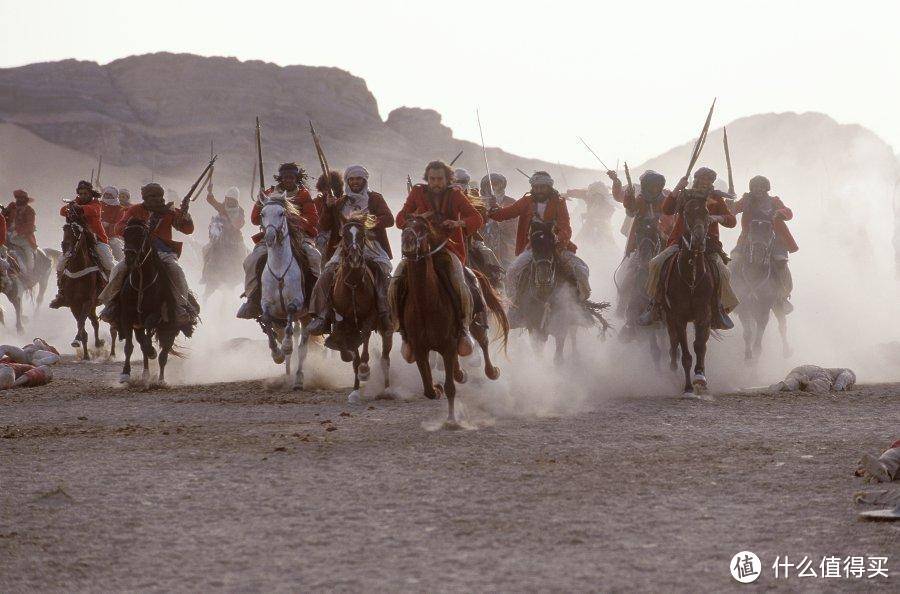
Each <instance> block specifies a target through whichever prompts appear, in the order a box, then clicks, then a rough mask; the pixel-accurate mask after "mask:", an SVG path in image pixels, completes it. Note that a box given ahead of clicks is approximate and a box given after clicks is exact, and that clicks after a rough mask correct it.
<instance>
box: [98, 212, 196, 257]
mask: <svg viewBox="0 0 900 594" xmlns="http://www.w3.org/2000/svg"><path fill="white" fill-rule="evenodd" d="M152 214H153V213H151V212H150V211H149V210H147V209H146V208H144V205H143V204H135V205H134V206H129V207H128V209H127V210H126V211H125V212H123V213H122V217H121V218H120V219H119V222H118V223H116V226H115V234H116V235H122V233H123V232H124V231H125V225H127V224H128V221H130V220H132V219H138V220H139V221H149V220H150V216H151V215H152ZM172 229H175V230H176V231H180V232H182V233H184V234H185V235H190V234H191V233H193V232H194V221H193V220H192V219H191V217H190V216H185V215H184V214H182V212H181V209H180V208H170V209H169V210H168V211H166V213H165V214H163V215H162V217H161V218H160V219H159V224H158V225H156V229H151V230H150V237H155V238H157V239H159V240H161V241H162V242H163V243H164V244H166V245H167V246H169V247H170V248H171V249H172V251H174V252H175V253H176V254H178V256H179V257H180V256H181V242H180V241H175V240H173V239H172Z"/></svg>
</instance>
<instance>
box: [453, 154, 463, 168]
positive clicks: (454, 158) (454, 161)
mask: <svg viewBox="0 0 900 594" xmlns="http://www.w3.org/2000/svg"><path fill="white" fill-rule="evenodd" d="M462 154H463V152H462V151H459V152H458V153H456V156H455V157H453V160H452V161H450V167H453V165H454V164H455V163H456V162H457V161H459V158H460V157H462Z"/></svg>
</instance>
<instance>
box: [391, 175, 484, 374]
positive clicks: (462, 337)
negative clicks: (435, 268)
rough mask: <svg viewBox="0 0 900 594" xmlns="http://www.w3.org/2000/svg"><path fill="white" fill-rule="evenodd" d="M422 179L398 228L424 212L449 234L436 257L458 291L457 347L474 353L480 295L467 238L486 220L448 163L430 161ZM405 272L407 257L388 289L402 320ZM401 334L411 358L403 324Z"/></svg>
mask: <svg viewBox="0 0 900 594" xmlns="http://www.w3.org/2000/svg"><path fill="white" fill-rule="evenodd" d="M423 179H425V181H426V182H427V183H425V184H416V185H415V186H413V188H412V190H411V191H410V193H409V196H407V198H406V202H405V203H404V204H403V208H401V209H400V212H398V213H397V227H398V228H400V229H404V228H406V222H407V217H410V216H413V215H421V216H428V217H429V220H430V222H431V223H432V224H433V225H434V226H435V227H437V228H439V229H441V230H442V231H443V233H445V234H446V239H445V240H444V241H443V242H442V243H441V244H440V245H439V246H437V247H436V248H435V252H434V253H433V256H434V257H435V258H436V259H438V261H439V262H441V264H442V265H443V272H444V273H445V274H446V275H447V279H448V280H449V283H450V285H451V287H450V288H452V290H453V292H454V293H455V295H454V303H455V305H456V306H457V307H458V308H459V310H458V311H457V314H458V315H459V319H460V328H459V338H458V350H459V352H460V353H463V354H464V356H465V355H466V354H468V353H471V352H472V348H473V346H474V343H473V342H472V336H471V334H470V333H469V326H470V325H471V323H472V317H473V314H474V307H475V304H474V299H476V298H480V292H479V291H478V289H477V288H476V289H474V291H475V292H476V293H477V296H475V297H473V288H472V286H471V280H470V279H468V278H467V276H468V275H467V273H466V271H465V264H466V237H467V236H469V235H471V234H472V233H475V232H476V231H478V229H479V228H481V225H482V223H483V219H482V218H481V215H480V214H478V211H477V210H475V208H474V207H473V206H472V203H471V202H469V199H468V198H467V197H466V195H465V194H464V193H463V192H462V191H461V190H460V189H459V188H458V187H455V186H453V185H451V184H452V181H453V170H451V169H450V167H449V166H448V165H447V164H446V163H444V162H443V161H432V162H430V163H429V164H428V165H427V166H426V167H425V175H424V177H423ZM405 274H406V260H401V261H400V264H398V265H397V271H396V274H395V275H394V277H393V278H392V279H391V285H390V288H389V293H390V303H391V308H392V310H393V313H394V319H395V320H400V319H401V316H400V312H399V306H400V304H399V302H398V301H399V300H398V299H397V296H398V292H399V291H400V290H401V287H404V286H405ZM473 278H474V277H473ZM476 285H477V283H476ZM400 337H401V338H402V339H403V347H402V354H403V356H404V358H405V359H406V360H410V357H409V356H408V354H409V353H410V352H411V349H410V346H409V344H408V343H407V341H406V329H405V328H404V327H403V326H402V324H401V326H400Z"/></svg>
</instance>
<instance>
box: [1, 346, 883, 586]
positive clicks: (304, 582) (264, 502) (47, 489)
mask: <svg viewBox="0 0 900 594" xmlns="http://www.w3.org/2000/svg"><path fill="white" fill-rule="evenodd" d="M328 361H331V362H332V364H333V365H339V363H337V362H336V361H337V360H336V359H328ZM320 363H321V362H320ZM119 365H120V364H118V363H116V364H113V363H104V362H93V361H92V362H80V361H75V360H74V359H73V358H72V357H71V356H67V358H66V361H65V362H64V363H62V364H61V365H60V366H58V367H57V368H56V370H55V371H56V379H55V380H54V381H53V382H52V383H51V384H49V385H47V386H43V387H39V388H32V389H21V390H17V391H6V392H4V393H2V394H0V591H4V592H16V591H28V590H49V591H76V590H79V591H83V590H93V591H101V590H107V591H108V590H120V591H121V590H136V589H142V590H144V589H152V590H187V589H190V590H203V589H209V588H221V589H229V590H244V591H285V590H293V591H296V590H310V589H320V590H321V589H327V590H379V591H383V590H416V591H473V590H480V591H523V590H531V591H534V590H545V591H546V590H554V591H572V590H606V591H609V590H614V591H623V590H626V589H627V590H632V589H639V590H659V589H661V588H665V589H673V590H678V591H688V590H690V591H697V590H723V589H731V588H736V587H739V586H740V584H738V583H737V582H735V581H734V580H733V579H732V577H731V575H730V573H729V567H728V565H729V561H730V559H731V557H732V555H733V554H735V553H737V552H738V551H741V550H750V551H753V552H755V553H756V554H757V555H759V557H760V558H761V559H762V562H763V567H764V572H763V576H762V577H761V578H760V581H759V582H758V583H759V584H761V585H762V586H764V587H768V588H777V589H784V590H797V589H798V588H810V587H811V588H813V589H821V588H835V589H868V588H872V587H882V588H884V589H886V590H887V589H892V588H896V579H897V578H896V577H895V576H893V575H892V576H891V577H890V578H889V579H887V580H885V579H876V580H866V579H862V580H854V579H840V580H830V581H828V582H827V583H826V584H824V585H823V583H822V580H814V581H812V583H810V581H811V579H810V578H806V579H805V580H804V579H797V578H792V579H791V580H788V581H785V580H779V581H776V580H775V579H774V577H773V572H772V570H771V564H772V563H773V562H774V559H775V557H776V556H784V555H788V556H790V558H791V559H794V558H795V557H796V559H797V560H798V561H799V560H800V558H801V557H803V556H808V557H810V558H814V559H816V564H818V561H819V560H820V559H821V558H822V557H823V556H826V555H835V556H841V557H845V556H852V555H857V556H859V555H868V556H888V557H890V561H889V565H888V566H889V569H891V570H893V571H897V569H896V565H897V562H898V556H897V553H898V544H897V543H898V542H900V524H898V523H893V524H892V523H884V522H877V523H873V522H863V521H859V520H858V519H857V512H858V511H860V510H861V509H865V508H864V507H862V506H860V505H858V504H855V503H854V499H853V497H854V493H856V492H857V491H859V490H862V489H869V490H873V489H875V487H872V486H867V485H865V484H864V483H863V482H862V480H861V479H859V478H854V476H853V471H854V468H855V465H856V461H857V460H858V459H859V456H860V454H861V453H862V452H863V451H870V452H873V453H878V452H880V451H881V450H882V449H884V447H885V446H886V445H887V444H886V443H885V442H886V440H888V439H890V438H892V437H895V432H896V430H897V419H898V418H900V384H871V385H865V384H863V385H860V386H858V387H857V388H856V389H854V390H853V391H851V392H849V393H844V394H837V395H827V396H813V395H808V394H804V393H787V394H771V393H765V392H763V393H755V392H754V393H751V392H735V393H716V392H715V391H713V393H712V394H711V395H710V396H709V397H708V398H707V399H702V400H699V399H688V398H682V397H678V396H676V395H673V394H672V393H671V391H668V393H666V391H665V390H648V391H646V393H644V392H642V391H640V390H637V391H632V392H630V393H619V394H609V393H608V392H610V390H609V389H608V388H605V387H604V385H603V384H602V383H600V382H597V383H593V384H592V385H590V386H588V387H587V389H586V392H585V394H584V395H583V397H582V398H581V399H580V401H579V403H578V405H577V406H575V407H565V406H543V407H538V406H534V400H533V398H531V397H530V396H529V395H527V394H525V393H524V392H523V393H516V392H515V391H513V392H510V393H508V394H506V395H498V394H497V393H496V391H491V390H490V389H488V387H487V386H486V385H485V384H484V383H482V380H479V378H478V377H477V375H478V374H477V372H473V378H472V379H471V380H470V382H469V383H468V384H467V385H466V386H464V387H463V388H462V389H461V400H462V416H463V425H464V427H465V428H464V429H462V430H458V431H449V430H445V429H443V428H442V427H441V425H442V421H443V419H444V416H445V415H446V402H444V401H428V400H425V399H424V398H422V397H420V396H418V395H417V394H416V393H415V390H414V389H412V390H409V391H408V393H407V394H405V395H401V396H400V397H399V398H394V399H381V398H377V397H376V396H373V395H372V394H371V392H372V391H371V390H370V393H369V394H367V395H366V397H365V399H364V401H363V402H362V403H361V404H358V405H350V404H348V403H347V399H346V396H347V393H348V391H349V388H346V387H343V386H340V387H339V388H338V389H335V388H330V389H311V390H309V391H301V392H292V391H290V390H288V389H286V388H283V387H282V386H281V385H280V383H279V382H277V381H275V380H273V379H271V378H261V379H254V380H249V381H227V382H213V383H203V384H191V383H190V381H189V379H188V380H183V383H176V384H175V385H173V386H170V387H166V388H162V387H157V386H154V385H152V384H150V385H148V386H142V385H131V386H124V387H123V386H120V385H119V384H117V382H116V378H117V375H118V371H119V369H120V366H119ZM173 365H175V366H177V365H178V363H177V362H176V363H175V364H173ZM273 369H274V368H273ZM401 371H402V373H403V374H405V375H403V378H405V379H408V378H409V377H413V376H410V375H409V370H408V369H407V370H401ZM273 373H275V372H273ZM345 377H346V378H347V381H346V384H347V385H349V375H346V376H345ZM404 381H405V380H404ZM673 385H674V384H673ZM312 387H315V386H312ZM375 391H376V392H377V390H375ZM557 396H558V399H557V400H556V401H555V402H561V401H562V402H564V401H565V394H561V395H557ZM498 399H500V400H504V402H503V403H502V404H501V403H498V402H497V400H498ZM519 399H521V403H522V405H521V406H519V405H518V402H519Z"/></svg>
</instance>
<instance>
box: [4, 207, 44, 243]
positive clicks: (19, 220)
mask: <svg viewBox="0 0 900 594" xmlns="http://www.w3.org/2000/svg"><path fill="white" fill-rule="evenodd" d="M3 216H4V217H5V218H6V221H7V223H9V225H10V226H11V227H12V232H13V235H16V236H18V237H24V238H26V239H27V240H28V243H29V244H30V245H31V247H33V248H35V249H37V246H38V244H37V238H35V236H34V232H35V230H36V229H37V227H36V225H35V218H36V215H35V212H34V209H33V208H31V206H30V205H28V204H23V205H21V206H19V205H18V204H16V203H15V202H11V203H10V204H9V206H7V207H6V208H4V209H3ZM4 235H5V233H4Z"/></svg>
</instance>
